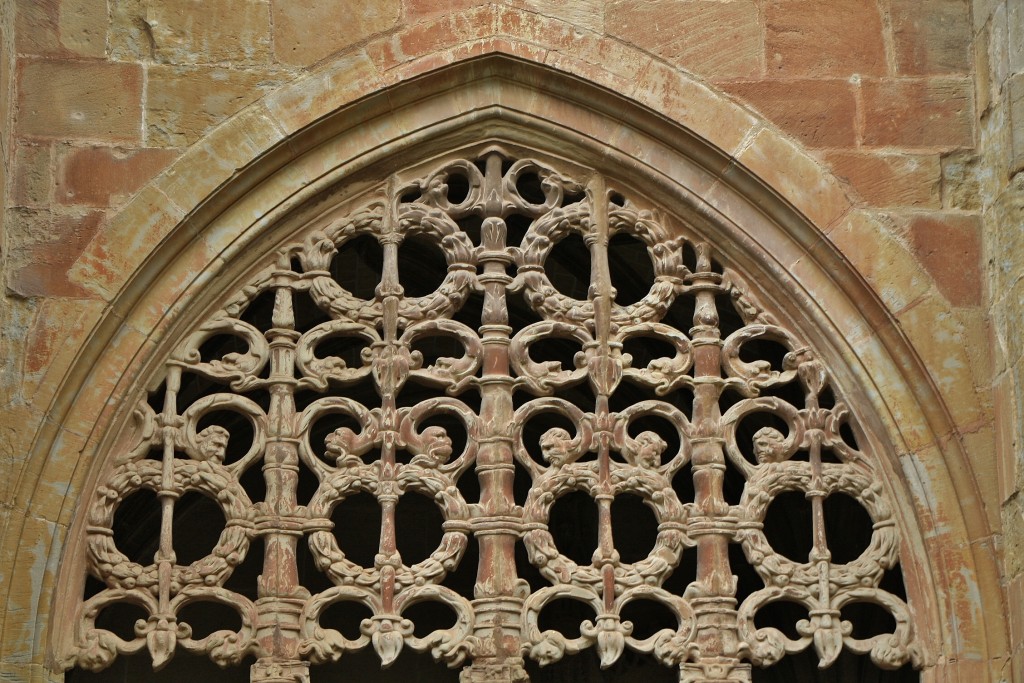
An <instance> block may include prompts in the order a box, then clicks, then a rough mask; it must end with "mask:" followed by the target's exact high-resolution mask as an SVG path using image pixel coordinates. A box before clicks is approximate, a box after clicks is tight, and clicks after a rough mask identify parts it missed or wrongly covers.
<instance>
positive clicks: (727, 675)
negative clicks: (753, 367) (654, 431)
mask: <svg viewBox="0 0 1024 683" xmlns="http://www.w3.org/2000/svg"><path fill="white" fill-rule="evenodd" d="M708 251H709V247H708V245H707V244H698V245H697V269H696V272H695V273H694V274H693V285H694V289H695V290H696V307H695V309H694V314H693V328H692V329H691V331H690V336H691V339H692V342H693V347H694V378H695V381H696V386H695V388H694V402H693V420H692V423H693V434H694V436H693V439H692V447H693V451H692V453H693V454H692V456H691V462H692V467H693V485H694V494H695V499H694V508H695V513H696V514H695V516H694V517H693V518H691V520H690V534H691V536H693V537H695V540H696V545H697V579H696V584H695V587H694V590H692V591H691V593H692V596H691V603H692V605H693V608H694V613H695V615H696V630H697V636H696V644H697V647H698V650H699V653H700V654H699V658H698V660H697V661H696V662H690V663H685V664H683V667H682V671H681V674H680V677H681V680H682V681H684V682H686V683H689V682H690V681H693V682H697V681H701V682H702V683H718V682H721V683H725V682H727V681H728V682H732V681H744V680H749V666H748V665H742V664H740V663H739V657H738V654H739V653H738V641H739V638H738V635H737V628H736V582H735V579H734V578H733V574H732V568H731V566H730V563H729V542H730V541H731V539H732V535H733V533H734V527H735V523H734V521H733V520H729V519H728V514H729V505H728V503H727V502H726V501H725V495H724V492H723V481H724V479H725V470H726V465H725V452H724V441H723V438H722V424H721V420H722V413H721V407H720V405H719V399H720V397H721V393H722V389H723V387H724V382H723V381H722V332H721V329H720V327H719V323H720V318H719V313H718V309H717V306H716V303H715V296H716V295H717V294H719V293H720V292H721V291H722V287H721V279H722V278H721V275H720V274H718V273H716V272H714V270H713V269H712V267H711V259H710V256H709V253H708ZM730 522H732V523H730Z"/></svg>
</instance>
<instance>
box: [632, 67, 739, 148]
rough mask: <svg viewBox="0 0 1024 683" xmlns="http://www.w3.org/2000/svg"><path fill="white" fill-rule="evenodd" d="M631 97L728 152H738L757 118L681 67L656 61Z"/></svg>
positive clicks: (637, 84) (640, 79) (644, 74)
mask: <svg viewBox="0 0 1024 683" xmlns="http://www.w3.org/2000/svg"><path fill="white" fill-rule="evenodd" d="M631 97H633V99H635V100H637V101H638V102H640V103H641V104H645V105H647V106H648V107H651V108H653V109H655V110H657V111H660V112H662V113H663V114H665V115H666V116H670V117H672V119H674V120H676V121H679V122H680V123H682V124H683V125H684V126H686V127H687V128H689V129H690V130H692V131H693V132H694V133H696V134H697V135H700V136H701V137H702V138H704V139H705V140H707V141H709V142H711V143H712V144H714V145H716V146H717V147H718V148H720V149H722V150H724V151H725V152H726V153H728V154H735V153H736V152H737V150H738V148H739V146H740V143H742V142H743V140H744V139H745V138H746V137H747V135H748V134H749V133H750V131H751V130H753V128H754V126H755V125H757V119H756V118H755V117H754V116H753V114H751V113H749V112H748V111H747V110H745V109H744V108H742V107H739V106H736V105H733V104H731V103H730V102H728V101H726V100H725V99H724V98H723V97H721V96H720V95H719V94H718V93H715V92H713V91H712V90H711V89H710V88H709V87H707V86H706V85H704V84H703V83H699V82H697V81H696V80H694V79H692V78H689V77H687V76H685V75H683V74H680V73H679V70H678V69H675V68H673V67H671V66H668V65H666V64H664V63H661V62H653V63H652V64H651V66H650V67H649V68H648V69H647V70H646V71H645V72H644V73H643V75H642V76H641V77H640V78H639V79H638V80H637V81H636V84H635V86H634V88H633V90H632V93H631Z"/></svg>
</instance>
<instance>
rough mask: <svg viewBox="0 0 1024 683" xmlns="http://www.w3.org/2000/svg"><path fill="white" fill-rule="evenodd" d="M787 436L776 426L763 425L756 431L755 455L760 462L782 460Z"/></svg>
mask: <svg viewBox="0 0 1024 683" xmlns="http://www.w3.org/2000/svg"><path fill="white" fill-rule="evenodd" d="M785 442H786V437H784V436H783V435H782V432H780V431H779V430H778V429H775V428H774V427H761V429H758V430H757V431H756V432H754V455H755V456H756V457H757V461H758V462H759V463H766V462H781V461H782V460H783V453H784V451H783V445H784V444H785Z"/></svg>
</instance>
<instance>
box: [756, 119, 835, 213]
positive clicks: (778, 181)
mask: <svg viewBox="0 0 1024 683" xmlns="http://www.w3.org/2000/svg"><path fill="white" fill-rule="evenodd" d="M736 159H737V161H739V162H740V163H741V164H743V165H744V166H746V167H747V168H748V169H750V170H751V171H752V172H753V173H754V174H755V175H757V176H758V177H759V178H761V179H762V180H763V181H764V182H765V183H767V184H768V185H769V186H770V187H772V188H773V189H775V191H776V192H778V193H779V194H781V195H782V196H783V197H785V198H786V199H787V200H788V201H789V202H790V203H791V204H793V205H794V206H795V207H796V208H797V210H799V211H801V212H802V213H803V214H804V215H805V216H807V218H808V219H809V220H810V221H811V222H812V223H814V225H816V226H818V228H819V229H820V230H822V231H824V232H828V230H829V228H830V226H831V225H832V224H833V223H834V222H835V221H836V220H837V219H838V218H839V217H840V216H842V215H843V214H844V213H845V212H846V211H847V210H848V209H849V208H850V201H849V199H847V197H846V193H845V192H844V191H843V189H842V187H841V186H840V185H839V183H838V182H836V180H835V178H834V177H833V176H832V175H831V174H830V173H828V172H827V171H825V169H824V168H823V167H822V166H821V165H820V164H819V163H817V162H816V161H815V160H814V159H812V158H811V157H810V156H809V155H808V154H807V153H806V152H804V151H802V150H801V149H800V148H799V147H797V145H796V144H795V143H793V142H792V141H790V140H787V139H786V138H784V137H783V136H781V135H779V134H778V133H776V132H775V131H772V130H767V129H765V130H762V131H761V132H760V133H758V134H757V135H756V136H755V137H754V139H753V140H752V141H751V142H750V144H749V145H747V146H746V148H744V149H743V150H742V151H741V152H740V153H739V155H738V156H737V157H736Z"/></svg>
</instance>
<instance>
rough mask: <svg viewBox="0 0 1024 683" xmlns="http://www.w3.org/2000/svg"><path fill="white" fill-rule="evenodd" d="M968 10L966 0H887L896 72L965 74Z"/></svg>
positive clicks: (969, 33)
mask: <svg viewBox="0 0 1024 683" xmlns="http://www.w3.org/2000/svg"><path fill="white" fill-rule="evenodd" d="M970 12H971V8H970V3H969V2H968V0H891V2H890V21H891V22H892V32H893V43H894V47H895V52H896V71H897V73H900V74H908V75H911V74H912V75H918V74H920V75H928V74H951V73H962V74H966V73H968V72H969V71H970V66H971V54H970V47H971V16H970Z"/></svg>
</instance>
